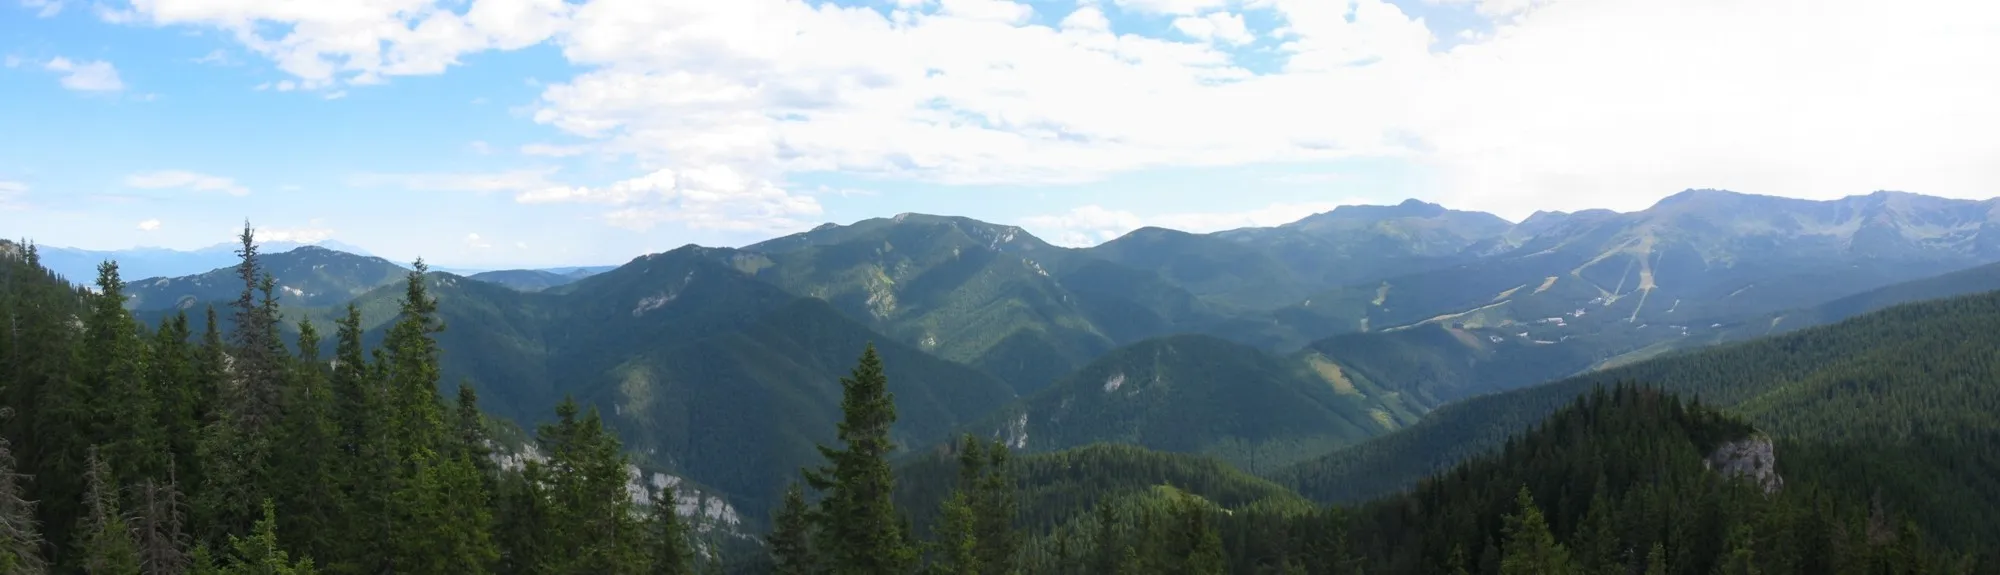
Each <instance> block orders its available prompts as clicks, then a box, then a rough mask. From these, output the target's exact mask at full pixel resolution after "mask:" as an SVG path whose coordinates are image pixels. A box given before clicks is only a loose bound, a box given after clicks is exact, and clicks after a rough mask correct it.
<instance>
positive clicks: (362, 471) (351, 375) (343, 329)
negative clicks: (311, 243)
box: [327, 303, 399, 573]
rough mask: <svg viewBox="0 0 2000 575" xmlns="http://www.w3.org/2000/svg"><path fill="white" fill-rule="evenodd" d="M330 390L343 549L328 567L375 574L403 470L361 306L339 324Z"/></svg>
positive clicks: (352, 308)
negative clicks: (366, 344)
mask: <svg viewBox="0 0 2000 575" xmlns="http://www.w3.org/2000/svg"><path fill="white" fill-rule="evenodd" d="M336 324H337V326H338V327H337V329H336V333H335V344H334V360H333V363H332V374H331V377H330V380H331V385H330V386H329V387H331V392H332V395H333V428H334V434H335V441H334V444H335V451H334V454H333V457H334V458H335V459H336V460H337V461H338V462H339V464H338V465H337V466H335V468H334V472H335V473H336V474H337V476H336V480H337V481H338V482H339V489H338V493H339V497H340V500H339V501H338V503H339V504H340V508H341V513H340V516H339V522H340V523H341V527H340V528H339V529H338V530H337V531H336V533H334V534H333V535H334V536H335V537H337V538H338V539H339V541H338V542H336V545H337V546H338V547H339V548H340V549H341V552H340V554H339V555H338V556H337V557H330V558H329V560H328V561H327V566H328V568H329V569H330V570H334V571H337V572H343V573H345V572H370V573H372V572H375V571H377V570H380V569H382V568H384V566H386V565H387V564H388V557H387V551H388V549H389V548H390V544H391V534H390V527H391V525H392V518H391V517H390V515H389V510H390V501H389V496H390V495H391V490H392V486H393V485H394V483H393V482H392V479H393V477H394V475H395V473H396V472H397V470H398V469H399V466H398V465H397V463H398V461H397V459H396V455H395V453H394V452H393V450H392V449H391V446H390V444H389V437H390V436H389V429H388V427H387V425H386V423H387V422H388V418H387V417H386V416H385V412H386V410H387V407H386V406H387V396H386V394H385V392H384V390H383V389H382V385H381V379H380V378H378V377H376V373H375V372H374V370H372V369H370V365H369V363H368V356H367V352H366V350H365V349H363V346H362V341H361V337H362V329H361V309H360V308H358V307H356V306H355V305H354V304H353V303H349V304H348V305H347V313H346V314H345V315H343V316H342V317H341V318H340V319H339V321H337V322H336Z"/></svg>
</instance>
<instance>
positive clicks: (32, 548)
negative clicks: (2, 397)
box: [0, 408, 47, 575]
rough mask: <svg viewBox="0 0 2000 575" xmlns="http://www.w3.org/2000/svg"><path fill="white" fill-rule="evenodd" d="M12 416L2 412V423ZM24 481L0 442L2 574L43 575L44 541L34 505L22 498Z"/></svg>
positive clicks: (12, 457) (45, 567) (44, 569)
mask: <svg viewBox="0 0 2000 575" xmlns="http://www.w3.org/2000/svg"><path fill="white" fill-rule="evenodd" d="M9 415H11V414H9V413H6V408H0V419H6V418H7V417H8V416H9ZM23 479H24V478H23V477H22V475H21V474H20V473H19V472H17V471H15V470H14V453H13V451H11V450H10V449H9V445H8V443H7V440H6V438H0V573H18V574H20V575H41V574H42V573H44V572H46V570H47V565H46V564H45V563H44V562H43V561H42V554H41V546H42V537H41V534H40V533H39V530H38V529H36V527H35V504H34V502H32V501H28V500H27V499H25V498H23V497H22V496H21V482H22V480H23Z"/></svg>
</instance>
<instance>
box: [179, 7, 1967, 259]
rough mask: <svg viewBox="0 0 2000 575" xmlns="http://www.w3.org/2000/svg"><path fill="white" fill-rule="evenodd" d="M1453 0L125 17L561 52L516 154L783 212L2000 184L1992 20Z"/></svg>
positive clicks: (426, 54)
mask: <svg viewBox="0 0 2000 575" xmlns="http://www.w3.org/2000/svg"><path fill="white" fill-rule="evenodd" d="M1438 1H1440V2H1471V1H1477V4H1476V10H1475V11H1476V12H1478V13H1481V14H1486V15H1488V16H1489V17H1492V18H1494V19H1495V21H1496V22H1497V27H1496V28H1495V29H1494V31H1493V33H1492V34H1490V35H1484V36H1481V37H1478V38H1474V39H1472V40H1471V42H1470V43H1465V44H1460V45H1456V46H1454V47H1452V48H1450V49H1449V51H1441V52H1433V47H1434V46H1436V45H1437V44H1436V43H1435V41H1436V39H1437V35H1436V34H1433V32H1432V31H1431V30H1430V29H1427V28H1426V27H1425V21H1424V20H1420V19H1416V18H1413V17H1411V16H1410V15H1408V14H1405V13H1404V12H1402V11H1401V10H1400V9H1398V8H1397V7H1396V5H1394V4H1392V3H1390V2H1387V1H1385V0H1255V1H1241V0H1113V1H1111V2H1100V3H1096V4H1091V5H1083V4H1079V5H1078V7H1077V8H1076V9H1075V10H1074V11H1072V12H1071V13H1069V14H1067V15H1066V16H1065V17H1064V18H1062V19H1061V20H1060V23H1059V24H1056V25H1054V26H1053V27H1051V26H1046V25H1039V24H1030V23H1027V22H1029V21H1024V20H1021V19H1019V18H1018V16H1016V14H1018V12H1019V10H1018V8H1014V7H1013V6H1018V4H1015V3H1001V2H971V1H959V2H944V1H942V0H941V1H938V2H908V3H904V4H899V6H901V7H902V9H900V10H896V11H894V12H892V13H891V14H889V15H885V14H883V13H882V12H880V11H877V10H874V9H867V8H844V7H838V6H834V5H832V4H829V3H818V2H815V3H807V2H803V1H801V0H733V1H729V2H712V1H697V0H587V1H582V2H578V3H575V4H572V5H563V4H561V3H558V2H555V1H554V0H477V2H475V3H473V4H472V8H471V9H469V10H467V11H466V12H465V13H464V14H458V13H454V12H450V11H446V10H442V9H440V8H438V7H437V5H435V4H431V3H428V2H425V1H423V0H403V1H401V2H394V3H392V2H384V3H381V4H351V3H310V5H305V4H301V5H299V6H302V7H292V8H286V9H282V10H281V9H280V8H278V6H280V5H278V4H268V3H250V2H238V3H229V4H220V3H215V4H211V3H209V2H206V1H204V0H153V1H148V2H144V3H143V4H144V6H143V7H142V8H140V11H141V12H143V13H144V14H143V16H144V17H145V21H149V22H156V23H190V24H203V25H208V26H214V27H218V28H221V29H224V30H228V31H231V32H232V33H234V34H235V35H236V37H237V38H238V40H239V41H240V42H241V43H243V44H244V45H245V46H246V47H248V48H249V50H250V51H251V52H252V53H256V54H260V55H263V56H265V57H268V58H271V59H272V60H273V61H274V62H277V64H278V66H279V68H280V69H282V70H285V71H286V72H288V73H290V74H291V75H292V76H293V80H289V81H295V82H297V84H296V85H295V86H294V87H295V88H309V87H321V86H327V85H334V84H366V83H370V82H374V81H379V80H381V79H382V78H384V77H387V76H392V75H395V74H403V73H434V72H435V71H438V70H442V69H444V67H446V66H448V65H449V64H450V63H452V62H455V61H456V60H455V58H456V57H457V56H459V55H461V54H465V53H467V52H469V51H475V50H485V49H507V48H510V47H518V46H521V45H526V44H529V43H533V42H535V41H538V40H542V39H549V40H552V41H553V43H554V44H556V45H557V46H558V47H559V48H560V49H561V51H562V54H563V56H564V57H565V58H566V59H568V60H569V61H570V63H571V64H572V65H573V66H575V67H576V68H578V69H579V70H578V72H577V73H575V74H573V75H571V76H569V77H568V78H569V79H568V80H566V81H562V82H556V83H547V84H542V85H541V96H540V98H539V99H538V100H537V101H536V102H535V103H534V104H532V110H533V119H534V121H536V122H538V123H540V124H543V125H547V126H552V127H555V128H557V129H559V130H562V131H563V132H566V133H567V134H568V135H570V136H573V137H575V138H578V139H581V140H582V141H584V143H583V144H581V145H578V146H574V147H564V148H557V147H553V146H551V147H546V148H532V150H533V151H531V149H530V148H524V149H523V150H522V152H523V153H524V154H529V155H538V154H539V155H564V154H571V153H576V152H582V153H594V154H600V155H604V156H607V158H608V159H618V160H625V161H629V162H630V163H631V164H633V165H634V168H635V171H634V173H637V174H653V173H657V172H659V171H661V170H665V171H667V173H671V174H676V175H677V176H683V177H684V176H685V175H687V174H691V173H697V172H700V171H702V170H709V169H716V168H725V169H727V170H729V172H730V173H732V174H735V175H737V176H738V177H740V178H743V181H744V182H745V183H744V185H743V186H742V189H745V190H773V191H775V193H777V194H782V195H784V196H786V197H804V196H794V195H792V194H789V193H786V192H784V191H783V188H782V186H780V185H779V184H778V183H779V182H785V181H789V180H791V179H793V178H792V176H795V175H800V174H810V173H814V172H846V173H853V174H860V175H874V176H885V177H893V178H906V179H915V180H921V181H925V182H931V183H941V184H967V183H1000V184H1037V183H1047V182H1084V181H1090V180H1093V179H1097V178H1101V177H1104V176H1106V175H1109V174H1114V173H1120V172H1128V171H1134V170H1144V169H1149V168H1155V167H1161V166H1179V167H1202V166H1230V165H1247V164H1258V163H1270V162H1312V161H1325V160H1333V159H1349V158H1388V159H1391V160H1395V161H1407V162H1412V163H1414V164H1416V165H1417V166H1418V167H1421V168H1424V171H1423V173H1424V174H1425V175H1426V176H1427V177H1426V183H1424V184H1422V185H1425V186H1432V187H1433V189H1424V190H1410V191H1411V192H1412V193H1414V194H1421V195H1424V196H1425V197H1427V198H1431V199H1434V200H1439V201H1442V202H1445V203H1448V204H1450V205H1453V206H1454V207H1465V208H1473V209H1487V210H1492V211H1496V212H1498V213H1501V214H1502V215H1506V216H1519V215H1523V214H1524V213H1525V212H1526V211H1529V210H1532V209H1536V208H1550V209H1575V208H1582V207H1613V208H1619V209H1629V208H1635V207H1642V206H1643V203H1645V202H1649V201H1650V200H1651V199H1652V198H1656V197H1658V196H1659V195H1660V194H1663V193H1668V192H1671V191H1674V190H1679V189H1682V188H1688V187H1707V186H1713V187H1727V188H1733V189H1739V190H1743V191H1751V192H1761V193H1776V194H1783V195H1793V196H1801V197H1828V196H1838V195H1844V194H1849V193H1860V192H1866V191H1870V190H1872V189H1876V188H1895V189H1906V190H1910V191H1918V192H1924V193H1931V194H1939V195H1954V196H1986V195H1991V194H1993V193H1994V190H1996V189H2000V164H1996V163H1994V162H1992V161H1991V159H1992V158H1995V157H2000V140H1994V139H1991V138H1981V137H1976V136H1974V135H1977V134H1987V133H1993V132H2000V108H1996V107H1994V106H1992V105H1991V102H1994V101H2000V76H1996V75H1993V74H1979V73H1971V72H1968V71H1971V70H1983V69H2000V4H1996V3H1967V2H1953V1H1949V0H1909V1H1906V2H1896V3H1880V2H1864V1H1863V0H1820V1H1811V2H1807V1H1804V0H1771V1H1766V2H1741V1H1738V0H1683V1H1677V2H1654V1H1648V0H1597V1H1591V2H1578V1H1551V0H1438ZM503 2H504V3H503ZM322 4H324V5H325V6H321V5H322ZM1038 5H1040V6H1047V5H1048V4H1038ZM287 6H288V5H287ZM336 8H339V9H336ZM1105 8H1109V9H1113V10H1121V11H1124V12H1126V13H1143V14H1148V15H1157V16H1160V17H1172V18H1191V19H1190V20H1183V21H1184V22H1188V25H1187V26H1184V27H1183V28H1184V29H1183V30H1181V33H1184V34H1191V35H1201V34H1206V35H1207V37H1209V38H1211V39H1214V40H1215V41H1199V42H1198V41H1186V42H1184V41H1175V40H1173V39H1163V38H1154V37H1144V36H1138V35H1133V34H1118V33H1114V32H1113V31H1112V26H1111V23H1110V21H1109V19H1108V18H1105V16H1104V13H1103V11H1102V10H1103V9H1105ZM988 9H996V10H988ZM482 10H485V11H482ZM1225 10H1228V11H1231V12H1223V11H1225ZM475 14H484V16H479V17H474V15H475ZM1240 14H1249V15H1251V16H1254V17H1251V18H1247V19H1246V24H1248V23H1256V22H1276V23H1278V24H1277V26H1278V28H1276V29H1263V28H1264V26H1263V25H1262V24H1259V25H1258V27H1257V28H1254V29H1253V28H1252V27H1250V26H1248V25H1246V26H1244V30H1243V31H1244V33H1246V34H1254V35H1259V36H1269V37H1271V38H1274V39H1277V40H1278V41H1279V42H1280V43H1281V44H1280V46H1279V47H1278V48H1277V50H1275V51H1274V52H1273V55H1274V56H1275V57H1277V58H1278V65H1277V69H1276V70H1270V69H1264V68H1258V69H1254V70H1253V69H1251V68H1246V67H1244V66H1243V65H1240V64H1239V61H1240V59H1239V56H1241V55H1240V54H1238V53H1236V51H1235V50H1234V49H1232V48H1231V46H1232V44H1231V43H1232V42H1235V41H1236V40H1231V39H1229V38H1236V37H1237V36H1235V35H1234V34H1233V32H1234V29H1233V28H1232V29H1231V32H1230V33H1229V35H1228V36H1227V37H1225V35H1224V32H1223V31H1222V28H1221V27H1219V26H1215V27H1212V29H1203V30H1206V31H1195V32H1190V31H1188V30H1187V29H1186V28H1189V27H1197V26H1199V25H1198V24H1194V23H1193V22H1195V21H1196V20H1192V19H1199V21H1204V22H1208V23H1209V24H1211V25H1214V24H1215V23H1216V22H1217V21H1218V20H1216V18H1218V17H1221V18H1228V17H1230V16H1232V15H1240ZM497 15H511V16H497ZM1941 15H1945V16H1941ZM501 23H505V24H504V25H503V24H501ZM263 24H275V25H274V26H269V27H264V26H262V25H263ZM1232 24H1233V22H1232ZM288 25H289V26H288ZM272 30H276V31H277V32H271V31H272ZM259 31H262V32H259ZM284 88H285V86H283V85H280V86H279V89H284ZM357 89H359V88H357ZM542 152H547V153H542ZM553 186H554V185H553V184H552V185H550V186H520V187H514V188H510V189H509V190H508V191H510V192H514V193H517V194H518V193H520V192H521V191H524V190H542V189H544V188H548V187H553ZM616 186H617V185H616V184H613V185H612V186H607V187H606V188H615V187H616ZM589 191H590V192H591V193H592V194H598V193H600V192H604V190H599V189H590V190H589ZM588 196H590V194H585V195H584V196H579V197H588ZM729 197H734V198H756V197H763V196H758V195H756V194H739V195H734V196H729ZM1642 198H1643V199H1642ZM655 200H658V198H655ZM742 201H746V202H749V203H746V204H743V205H744V206H746V207H745V208H744V209H746V210H752V211H754V210H755V209H756V208H754V207H753V206H758V205H761V204H758V203H757V201H761V200H756V201H753V200H748V199H745V200H742ZM1635 204H1636V205H1635ZM621 209H626V210H631V212H630V213H629V216H628V217H626V218H625V220H624V221H629V222H642V221H655V220H661V219H662V218H648V217H641V216H645V215H648V214H652V213H653V212H649V211H647V210H648V209H651V208H645V207H642V206H639V205H637V204H634V205H631V206H624V207H623V208H621ZM635 227H636V226H635Z"/></svg>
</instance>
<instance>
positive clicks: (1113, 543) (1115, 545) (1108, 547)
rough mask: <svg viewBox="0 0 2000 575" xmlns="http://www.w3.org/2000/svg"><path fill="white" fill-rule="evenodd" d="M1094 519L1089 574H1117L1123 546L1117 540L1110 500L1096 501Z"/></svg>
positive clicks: (1114, 518) (1123, 557)
mask: <svg viewBox="0 0 2000 575" xmlns="http://www.w3.org/2000/svg"><path fill="white" fill-rule="evenodd" d="M1096 519H1097V521H1096V525H1097V532H1096V533H1095V534H1094V535H1093V537H1092V539H1093V541H1092V542H1091V543H1092V546H1093V547H1095V548H1096V553H1094V554H1093V555H1092V556H1091V562H1090V567H1091V572H1092V573H1103V574H1110V573H1118V572H1119V571H1118V565H1119V564H1120V563H1121V562H1123V561H1124V560H1125V545H1124V544H1123V542H1120V541H1119V540H1118V531H1117V527H1118V517H1117V515H1116V514H1114V513H1113V510H1112V509H1111V501H1110V500H1107V499H1099V500H1097V509H1096Z"/></svg>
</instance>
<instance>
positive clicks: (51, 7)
mask: <svg viewBox="0 0 2000 575" xmlns="http://www.w3.org/2000/svg"><path fill="white" fill-rule="evenodd" d="M21 7H22V8H27V9H29V10H34V11H35V17H36V18H50V17H54V16H55V15H57V14H61V13H62V9H63V0H21Z"/></svg>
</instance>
